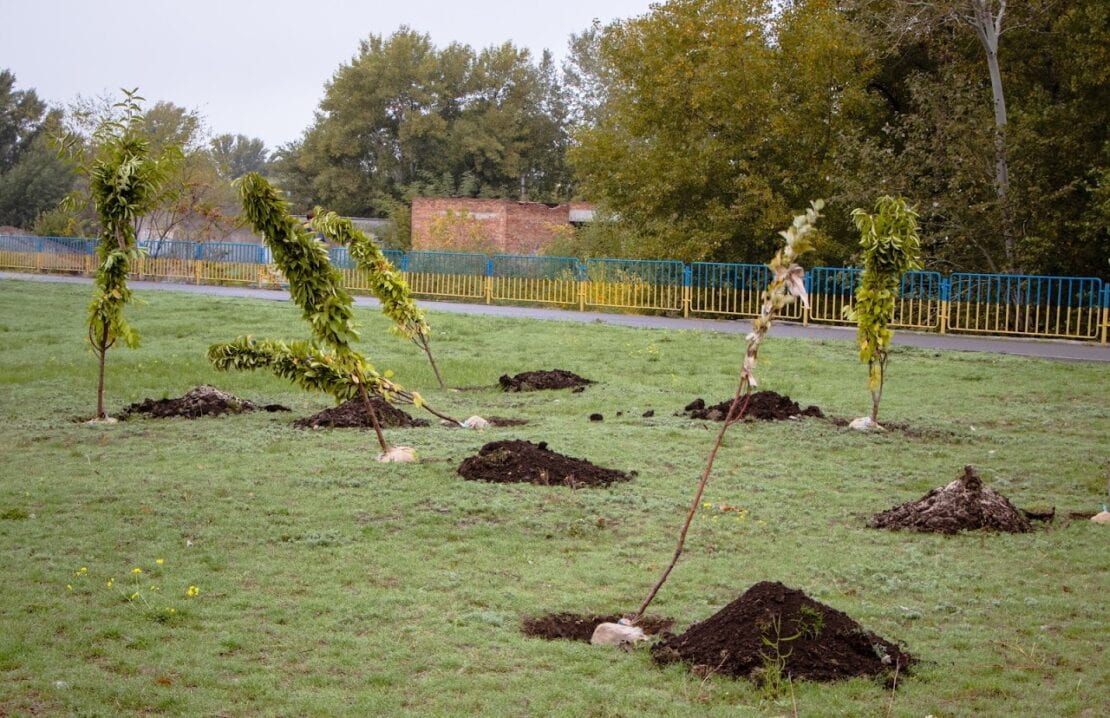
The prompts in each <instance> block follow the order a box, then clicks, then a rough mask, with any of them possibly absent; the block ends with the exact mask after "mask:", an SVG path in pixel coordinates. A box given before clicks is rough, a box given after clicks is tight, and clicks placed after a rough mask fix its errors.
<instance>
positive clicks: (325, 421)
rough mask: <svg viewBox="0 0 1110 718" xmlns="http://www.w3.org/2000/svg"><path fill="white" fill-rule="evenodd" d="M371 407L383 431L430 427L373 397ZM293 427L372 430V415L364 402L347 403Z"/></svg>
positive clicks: (297, 423) (350, 400)
mask: <svg viewBox="0 0 1110 718" xmlns="http://www.w3.org/2000/svg"><path fill="white" fill-rule="evenodd" d="M370 403H371V405H373V407H374V413H375V414H377V415H378V423H380V424H381V425H382V428H383V429H407V428H411V427H415V426H428V422H427V421H425V420H424V419H416V418H414V417H412V416H409V415H408V414H407V413H405V412H404V411H401V410H400V409H398V408H397V407H395V406H393V405H392V404H390V403H389V402H387V401H386V400H385V399H383V398H381V397H380V396H371V397H370ZM293 426H295V427H297V428H298V429H356V428H357V429H372V428H373V424H371V423H370V415H369V414H367V413H366V405H365V404H363V403H362V399H361V398H359V397H355V398H354V399H348V400H347V401H345V402H343V403H342V404H340V405H339V406H333V407H331V408H330V409H324V410H323V411H321V412H319V413H316V414H313V415H312V416H307V417H305V418H303V419H297V420H296V421H294V422H293Z"/></svg>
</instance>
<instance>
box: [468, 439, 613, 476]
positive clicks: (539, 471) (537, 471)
mask: <svg viewBox="0 0 1110 718" xmlns="http://www.w3.org/2000/svg"><path fill="white" fill-rule="evenodd" d="M458 472H459V475H461V476H462V477H463V478H464V479H470V480H472V481H490V482H494V483H530V484H539V485H541V486H569V487H571V488H584V487H594V486H608V485H609V484H612V483H614V482H616V481H628V480H629V478H631V477H630V476H629V475H628V474H625V473H624V472H622V471H617V470H615V469H605V468H602V467H600V466H595V465H594V464H591V463H590V462H589V461H586V460H585V459H576V458H574V457H572V456H564V455H563V454H558V453H556V452H554V451H551V450H550V449H548V448H547V442H545V441H541V442H540V443H539V444H533V443H532V442H530V441H520V440H517V439H510V440H506V441H492V442H490V443H488V444H486V445H485V446H483V447H482V448H481V449H479V450H478V455H477V456H471V457H468V458H466V459H465V460H463V462H462V463H461V464H459V469H458Z"/></svg>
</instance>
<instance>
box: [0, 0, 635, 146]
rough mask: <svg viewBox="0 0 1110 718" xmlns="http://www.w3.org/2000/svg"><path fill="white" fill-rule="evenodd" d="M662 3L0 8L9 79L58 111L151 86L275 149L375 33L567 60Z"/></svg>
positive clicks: (36, 2)
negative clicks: (601, 32) (575, 39)
mask: <svg viewBox="0 0 1110 718" xmlns="http://www.w3.org/2000/svg"><path fill="white" fill-rule="evenodd" d="M650 4H651V2H650V0H594V1H593V2H591V1H590V0H555V1H554V2H544V3H534V2H528V0H523V1H522V0H515V1H514V0H457V1H456V2H450V1H448V0H393V1H392V2H343V0H308V1H307V2H293V1H292V0H265V1H263V0H222V2H221V1H218V0H189V1H187V2H186V1H181V0H173V1H169V0H101V1H100V2H94V1H93V0H83V1H82V0H0V69H9V70H11V71H12V72H14V73H15V75H16V89H19V90H22V89H34V90H35V91H36V92H37V93H38V95H39V97H40V98H42V99H44V100H46V101H47V102H49V103H51V104H54V105H67V104H69V103H70V102H71V101H72V100H73V99H75V98H76V97H77V96H78V95H81V96H85V97H95V96H100V95H112V96H118V91H119V88H122V87H126V88H129V89H130V88H133V87H138V88H139V94H141V95H142V96H143V97H145V98H146V99H147V101H148V104H153V103H154V102H157V101H159V100H166V101H169V102H173V103H175V104H177V105H181V106H183V107H187V108H189V109H195V110H199V111H200V112H201V114H203V115H204V116H205V117H206V119H207V121H208V125H209V127H210V129H211V131H212V132H213V133H215V134H220V133H224V132H230V133H232V134H236V133H240V134H244V135H248V136H250V137H261V138H262V139H263V140H265V142H266V145H267V146H268V147H269V148H271V149H275V148H276V147H277V146H279V145H282V144H284V143H286V142H289V141H292V140H295V139H297V138H299V137H300V136H301V133H302V132H303V131H304V130H305V129H306V128H307V127H308V126H309V124H311V122H312V117H313V112H314V110H315V109H316V107H317V105H318V104H319V102H320V99H321V98H322V96H323V90H324V83H325V82H327V81H328V80H329V79H330V78H331V76H332V75H333V74H334V72H335V71H336V70H337V69H338V68H339V66H340V65H341V64H343V63H346V62H349V61H350V60H351V58H352V57H354V55H355V53H356V52H357V51H358V43H359V40H361V39H364V38H366V37H367V36H369V35H370V34H377V35H384V36H389V35H390V34H392V33H393V32H394V31H395V30H397V29H398V28H399V27H400V26H402V25H408V26H409V27H411V28H412V29H414V30H416V31H419V32H424V33H427V34H428V35H430V36H431V38H432V42H433V43H434V44H435V45H436V46H437V47H441V48H442V47H446V46H447V45H448V44H450V43H451V42H454V41H458V42H461V43H464V44H467V45H470V46H471V47H473V48H475V49H482V48H485V47H489V46H490V45H499V44H501V43H503V42H505V41H511V42H513V44H515V45H517V46H519V47H526V48H528V49H530V50H531V51H532V53H533V56H534V57H535V58H538V57H539V55H540V53H541V52H542V51H543V50H544V49H545V48H546V49H549V50H551V51H552V52H553V53H554V54H555V57H556V59H557V60H559V61H561V60H562V58H563V57H564V56H565V55H566V46H567V40H568V39H569V38H570V35H571V34H572V33H579V32H581V31H583V30H584V29H586V28H588V27H589V26H590V23H591V22H593V20H594V18H597V19H599V20H600V21H601V22H602V23H608V22H610V21H611V20H614V19H624V18H630V17H636V16H639V15H643V14H645V13H647V12H648V11H649V9H650Z"/></svg>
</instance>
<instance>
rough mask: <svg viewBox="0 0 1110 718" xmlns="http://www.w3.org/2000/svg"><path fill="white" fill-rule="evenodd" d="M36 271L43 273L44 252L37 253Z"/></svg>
mask: <svg viewBox="0 0 1110 718" xmlns="http://www.w3.org/2000/svg"><path fill="white" fill-rule="evenodd" d="M35 271H36V272H41V271H42V252H35Z"/></svg>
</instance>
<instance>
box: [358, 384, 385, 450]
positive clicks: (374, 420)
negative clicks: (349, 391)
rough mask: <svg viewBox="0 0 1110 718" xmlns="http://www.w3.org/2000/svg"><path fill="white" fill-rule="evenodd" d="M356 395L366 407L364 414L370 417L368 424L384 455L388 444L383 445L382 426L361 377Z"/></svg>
mask: <svg viewBox="0 0 1110 718" xmlns="http://www.w3.org/2000/svg"><path fill="white" fill-rule="evenodd" d="M358 395H359V396H360V397H362V404H363V406H365V407H366V413H367V414H369V415H370V423H371V425H373V427H374V433H375V434H377V435H378V445H379V446H381V447H382V453H383V454H384V453H385V452H387V451H389V444H387V443H385V434H383V433H382V425H381V423H379V422H378V414H377V412H375V411H374V405H373V404H372V403H371V402H370V394H369V393H368V392H367V391H366V383H365V382H364V381H362V377H359V382H358Z"/></svg>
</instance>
